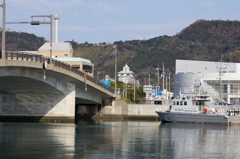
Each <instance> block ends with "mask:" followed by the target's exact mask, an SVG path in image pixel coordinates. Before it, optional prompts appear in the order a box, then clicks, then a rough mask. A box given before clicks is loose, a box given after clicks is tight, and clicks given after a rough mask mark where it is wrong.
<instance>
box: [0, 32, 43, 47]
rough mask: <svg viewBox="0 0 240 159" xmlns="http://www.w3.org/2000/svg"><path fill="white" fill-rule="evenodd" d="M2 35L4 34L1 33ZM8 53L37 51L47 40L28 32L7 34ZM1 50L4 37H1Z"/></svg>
mask: <svg viewBox="0 0 240 159" xmlns="http://www.w3.org/2000/svg"><path fill="white" fill-rule="evenodd" d="M0 33H1V35H2V32H0ZM5 41H6V49H5V50H6V51H37V50H38V49H39V48H40V47H41V46H42V45H43V44H44V43H45V42H46V40H45V39H44V38H43V37H37V36H36V35H34V34H29V33H26V32H15V31H7V32H6V40H5ZM0 44H1V46H0V48H2V36H0Z"/></svg>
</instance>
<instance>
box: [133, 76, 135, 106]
mask: <svg viewBox="0 0 240 159" xmlns="http://www.w3.org/2000/svg"><path fill="white" fill-rule="evenodd" d="M133 101H134V104H135V78H134V99H133Z"/></svg>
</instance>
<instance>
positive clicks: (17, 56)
mask: <svg viewBox="0 0 240 159" xmlns="http://www.w3.org/2000/svg"><path fill="white" fill-rule="evenodd" d="M5 58H6V59H7V60H22V61H34V62H40V63H42V64H43V63H44V62H45V61H46V60H47V61H48V63H50V59H49V57H44V56H42V55H38V54H33V53H26V52H16V51H6V52H5ZM52 62H53V65H54V66H57V67H61V68H63V69H66V70H68V71H71V72H73V73H75V74H77V75H79V76H82V77H84V79H85V80H89V81H91V82H94V83H95V84H97V85H99V86H100V87H102V88H104V89H107V90H109V91H111V92H114V90H113V89H112V88H109V87H107V86H105V85H104V84H102V83H101V82H99V81H97V80H96V79H94V78H93V77H91V76H89V75H88V74H87V73H85V72H84V71H81V70H78V69H77V68H74V67H72V66H71V65H69V64H67V63H65V62H62V61H59V60H56V59H52Z"/></svg>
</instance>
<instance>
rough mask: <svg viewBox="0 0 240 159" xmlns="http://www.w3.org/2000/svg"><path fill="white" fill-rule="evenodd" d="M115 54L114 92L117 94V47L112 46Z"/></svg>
mask: <svg viewBox="0 0 240 159" xmlns="http://www.w3.org/2000/svg"><path fill="white" fill-rule="evenodd" d="M113 48H114V52H115V89H114V92H115V93H116V94H117V45H113Z"/></svg>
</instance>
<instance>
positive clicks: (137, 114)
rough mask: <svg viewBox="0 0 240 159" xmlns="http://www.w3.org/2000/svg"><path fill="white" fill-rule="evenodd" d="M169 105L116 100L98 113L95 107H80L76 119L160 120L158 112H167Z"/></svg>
mask: <svg viewBox="0 0 240 159" xmlns="http://www.w3.org/2000/svg"><path fill="white" fill-rule="evenodd" d="M167 109H168V105H153V104H127V103H126V102H125V101H123V100H115V101H113V102H112V104H111V105H106V106H103V107H101V108H100V109H99V111H97V109H94V108H93V107H92V108H90V107H87V106H85V107H84V106H80V107H78V108H77V110H76V117H77V118H81V117H86V116H91V117H92V118H95V119H111V120H157V121H158V120H159V117H158V115H157V114H156V113H155V111H156V110H158V111H159V110H160V111H165V110H167Z"/></svg>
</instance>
